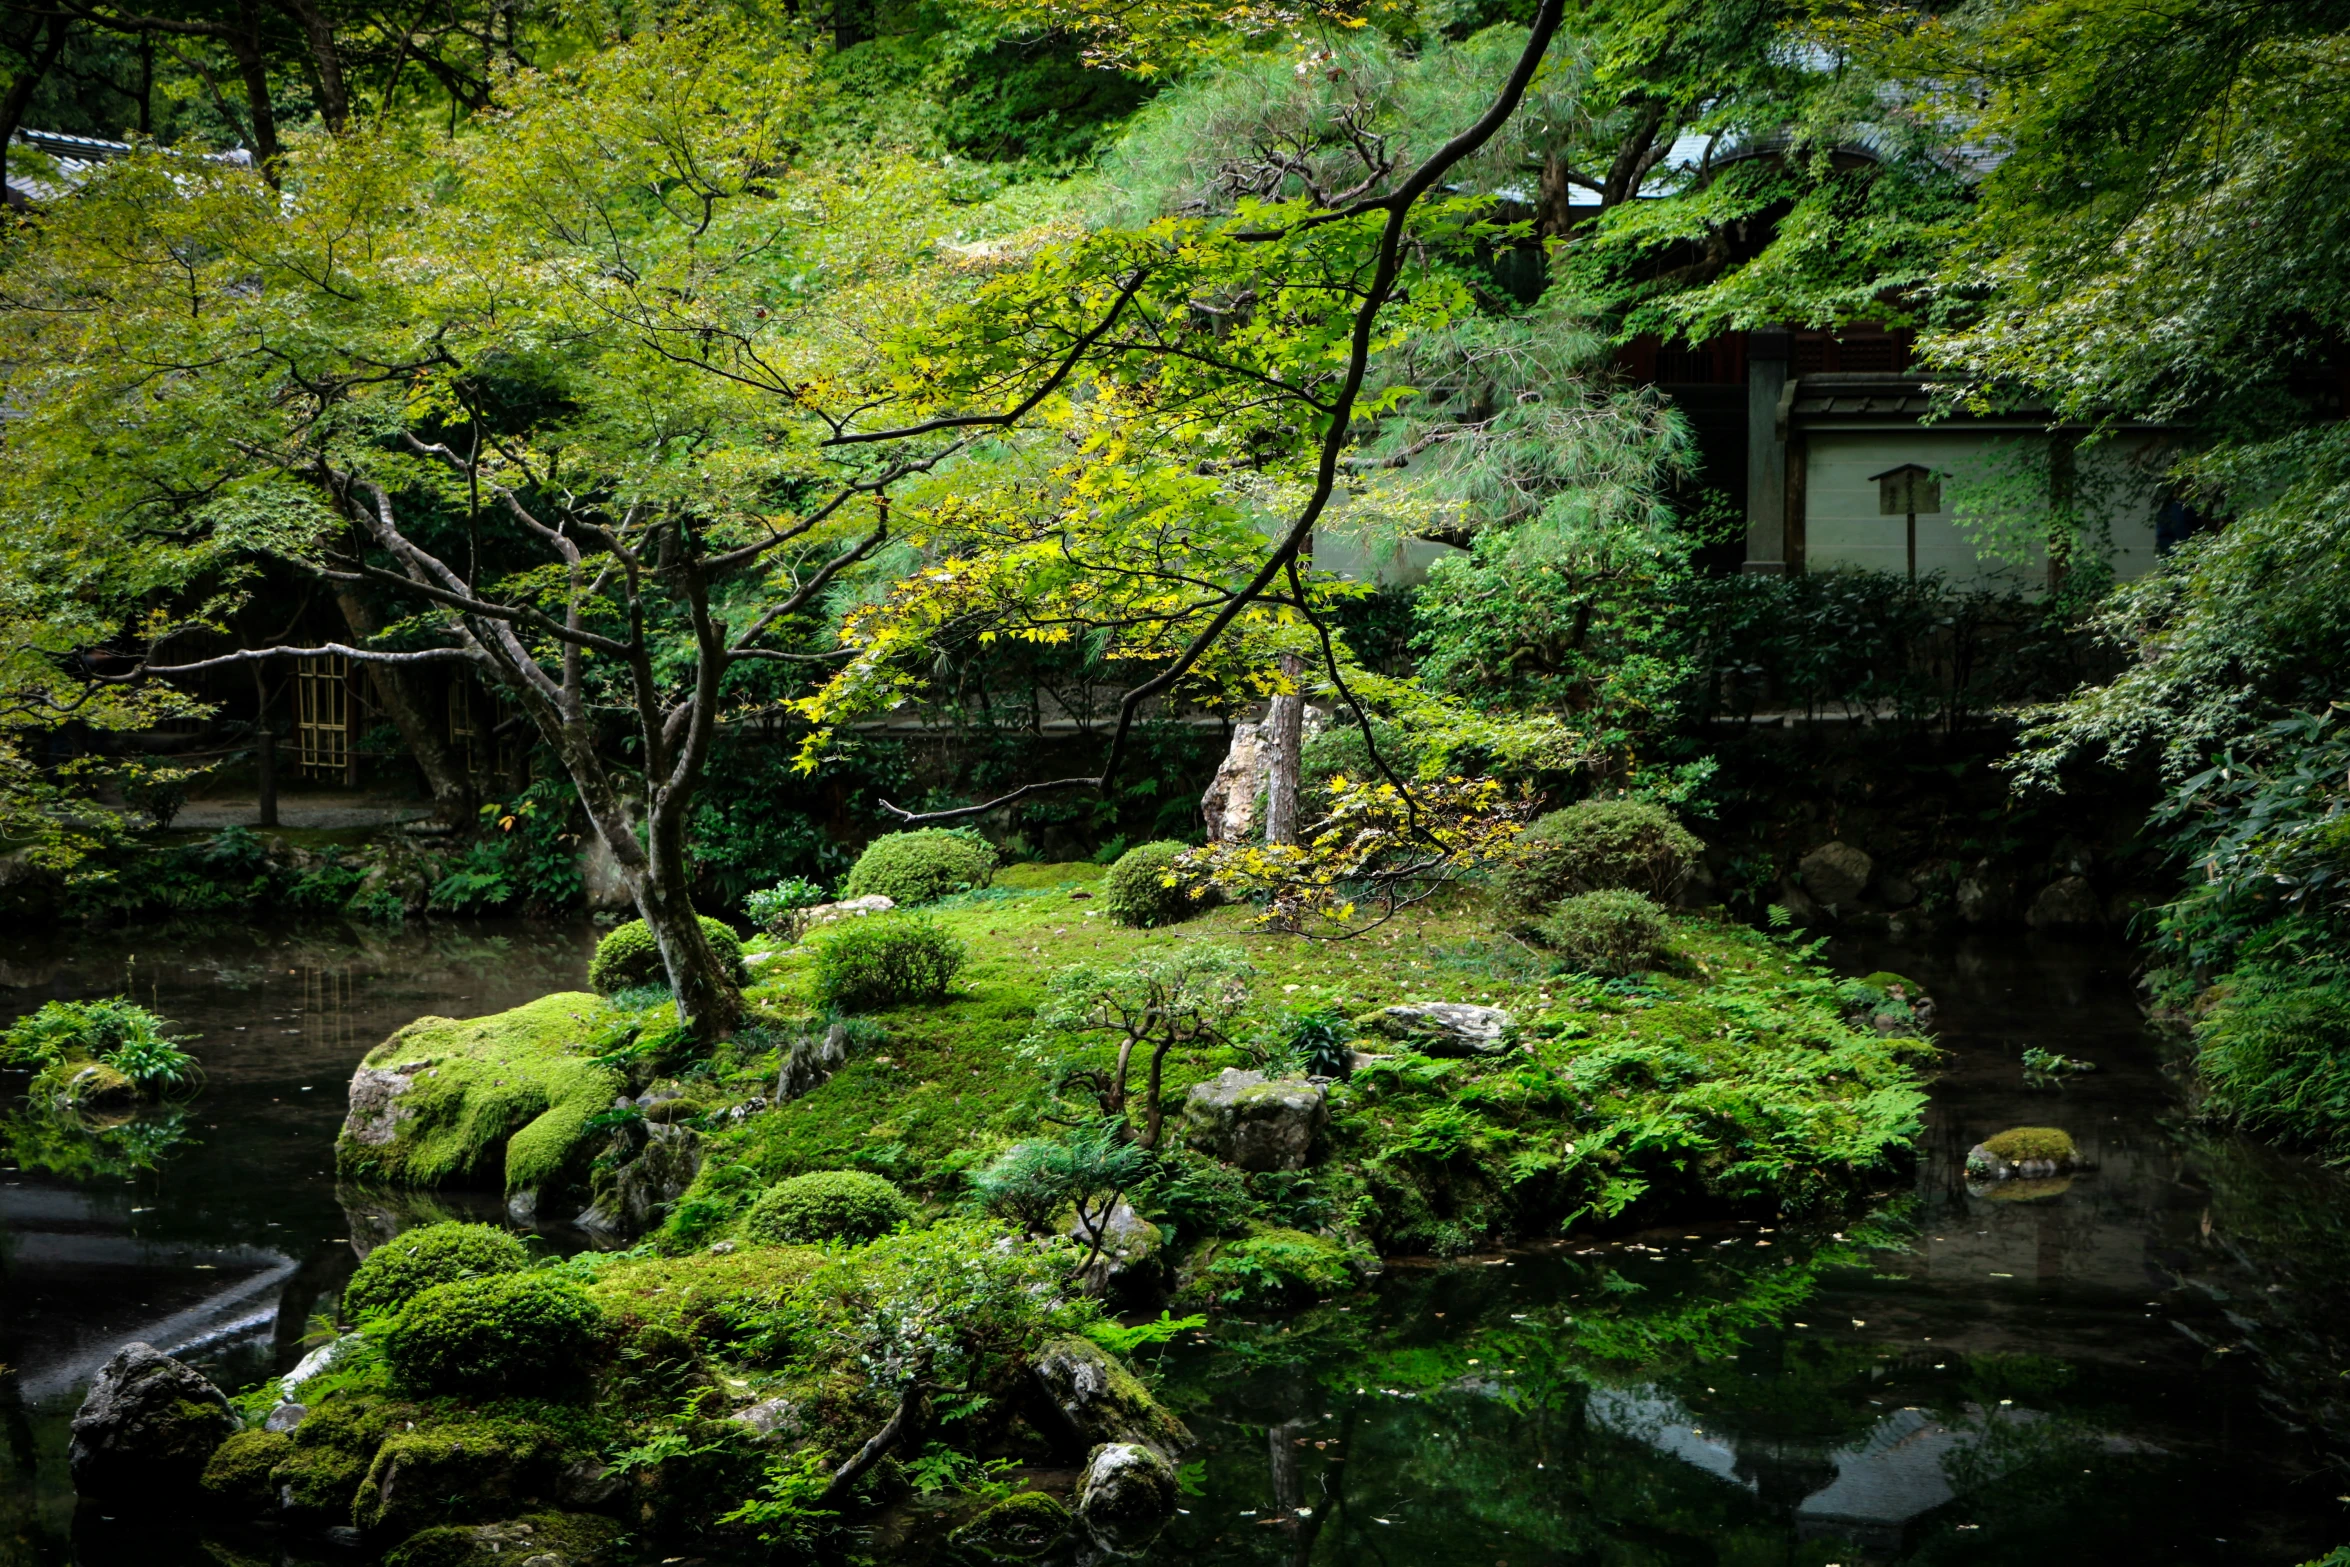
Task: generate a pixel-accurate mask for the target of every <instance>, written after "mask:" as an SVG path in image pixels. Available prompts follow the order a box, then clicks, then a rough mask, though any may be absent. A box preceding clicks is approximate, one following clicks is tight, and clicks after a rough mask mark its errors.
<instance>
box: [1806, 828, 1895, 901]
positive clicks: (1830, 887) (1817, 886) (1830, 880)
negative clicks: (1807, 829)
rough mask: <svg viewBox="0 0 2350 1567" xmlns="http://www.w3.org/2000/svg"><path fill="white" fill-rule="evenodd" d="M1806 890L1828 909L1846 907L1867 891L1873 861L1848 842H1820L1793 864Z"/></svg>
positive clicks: (1858, 899) (1873, 865)
mask: <svg viewBox="0 0 2350 1567" xmlns="http://www.w3.org/2000/svg"><path fill="white" fill-rule="evenodd" d="M1796 869H1797V870H1799V871H1801V872H1803V885H1804V888H1805V890H1806V891H1808V892H1810V894H1811V895H1812V896H1813V897H1815V898H1817V899H1818V900H1819V901H1820V902H1821V903H1823V904H1825V905H1826V906H1827V907H1828V908H1829V909H1830V910H1835V909H1839V908H1848V907H1850V906H1851V905H1853V904H1855V903H1858V902H1859V901H1860V897H1861V894H1862V893H1864V892H1866V891H1867V890H1868V886H1869V878H1870V877H1871V876H1872V875H1874V874H1876V869H1877V862H1876V861H1874V860H1872V859H1870V858H1869V857H1868V855H1867V854H1866V853H1865V852H1863V851H1862V850H1859V849H1856V848H1854V847H1853V846H1852V845H1851V844H1849V843H1837V842H1830V843H1823V844H1821V845H1820V846H1819V847H1818V848H1816V849H1814V850H1812V851H1811V853H1809V854H1807V855H1805V856H1804V857H1803V858H1802V859H1801V860H1799V861H1797V862H1796Z"/></svg>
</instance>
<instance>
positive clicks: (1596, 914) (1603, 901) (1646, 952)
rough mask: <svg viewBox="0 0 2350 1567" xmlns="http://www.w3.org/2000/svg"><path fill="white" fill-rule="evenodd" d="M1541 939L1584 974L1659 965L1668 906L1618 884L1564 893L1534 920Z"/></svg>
mask: <svg viewBox="0 0 2350 1567" xmlns="http://www.w3.org/2000/svg"><path fill="white" fill-rule="evenodd" d="M1534 934H1535V936H1536V938H1537V939H1539V940H1540V941H1541V942H1542V944H1543V945H1544V946H1546V947H1549V948H1550V949H1551V950H1552V951H1554V952H1556V953H1557V954H1558V955H1559V956H1560V957H1562V958H1565V959H1566V960H1567V961H1568V962H1569V963H1572V964H1574V965H1575V967H1576V968H1578V969H1580V970H1582V971H1583V972H1584V973H1586V974H1605V975H1626V974H1637V973H1639V972H1640V971H1641V970H1642V969H1647V968H1654V967H1655V966H1656V957H1657V950H1658V949H1659V948H1660V947H1662V946H1663V945H1664V940H1665V911H1664V910H1663V909H1661V908H1659V907H1657V905H1656V904H1655V903H1654V902H1653V901H1651V900H1650V899H1649V898H1647V897H1644V896H1643V895H1641V894H1640V893H1637V892H1626V891H1624V890H1622V889H1621V888H1617V889H1614V890H1611V891H1607V892H1585V893H1578V894H1577V895H1576V896H1574V897H1572V898H1562V899H1560V900H1559V901H1558V903H1557V904H1555V905H1554V906H1553V907H1552V908H1551V911H1550V912H1549V913H1548V914H1546V915H1544V916H1543V917H1542V918H1541V919H1540V920H1538V921H1536V922H1535V925H1534Z"/></svg>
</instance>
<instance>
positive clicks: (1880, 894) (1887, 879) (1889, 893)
mask: <svg viewBox="0 0 2350 1567" xmlns="http://www.w3.org/2000/svg"><path fill="white" fill-rule="evenodd" d="M1877 901H1878V902H1879V903H1882V904H1883V905H1885V907H1887V908H1889V909H1906V908H1908V907H1909V906H1910V905H1911V904H1913V903H1915V902H1917V901H1918V884H1917V883H1916V882H1914V881H1911V880H1910V879H1909V878H1908V877H1907V876H1904V875H1902V874H1901V873H1900V872H1898V871H1887V872H1885V873H1883V874H1881V875H1879V876H1878V877H1877Z"/></svg>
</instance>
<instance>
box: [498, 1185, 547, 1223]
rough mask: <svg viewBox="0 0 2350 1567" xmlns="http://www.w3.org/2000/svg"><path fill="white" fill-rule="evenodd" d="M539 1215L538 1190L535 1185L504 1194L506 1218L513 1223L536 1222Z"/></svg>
mask: <svg viewBox="0 0 2350 1567" xmlns="http://www.w3.org/2000/svg"><path fill="white" fill-rule="evenodd" d="M538 1217H539V1192H538V1188H537V1187H535V1186H525V1187H523V1188H522V1189H521V1190H520V1191H513V1192H508V1193H507V1194H506V1218H507V1219H508V1221H510V1222H511V1223H515V1224H536V1223H537V1222H538Z"/></svg>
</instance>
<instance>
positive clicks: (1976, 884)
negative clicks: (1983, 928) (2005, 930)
mask: <svg viewBox="0 0 2350 1567" xmlns="http://www.w3.org/2000/svg"><path fill="white" fill-rule="evenodd" d="M1952 896H1953V898H1954V900H1955V901H1956V902H1957V904H1958V917H1959V918H1960V919H1962V920H1965V921H1966V922H1967V923H1968V924H1969V925H1988V924H1991V923H1992V922H1993V921H1995V920H1998V919H2000V918H2001V917H2002V916H2004V915H2005V914H2006V913H2007V889H2006V888H2005V887H2003V886H2001V885H2000V884H1999V883H1998V882H1996V881H1993V880H1991V879H1990V878H1988V877H1984V876H1969V877H1967V878H1966V879H1965V880H1963V881H1961V882H1960V883H1959V884H1958V887H1957V890H1956V891H1955V892H1954V893H1953V894H1952Z"/></svg>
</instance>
